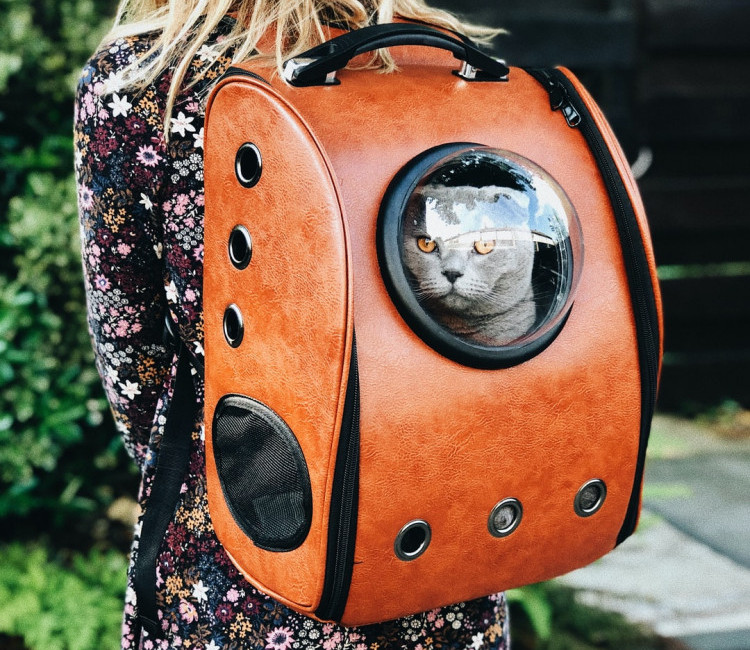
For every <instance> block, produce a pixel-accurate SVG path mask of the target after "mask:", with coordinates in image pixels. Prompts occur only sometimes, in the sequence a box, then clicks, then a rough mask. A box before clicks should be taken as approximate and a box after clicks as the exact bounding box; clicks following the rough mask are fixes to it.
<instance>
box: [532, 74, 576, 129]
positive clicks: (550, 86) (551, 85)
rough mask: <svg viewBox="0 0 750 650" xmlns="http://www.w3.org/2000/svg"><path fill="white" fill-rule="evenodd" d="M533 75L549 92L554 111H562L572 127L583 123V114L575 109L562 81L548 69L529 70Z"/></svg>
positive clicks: (551, 106)
mask: <svg viewBox="0 0 750 650" xmlns="http://www.w3.org/2000/svg"><path fill="white" fill-rule="evenodd" d="M529 72H531V73H532V75H533V76H534V77H535V78H536V80H537V81H539V82H540V83H541V84H542V85H543V86H544V87H545V89H546V90H547V93H548V94H549V105H550V108H551V109H552V110H553V111H560V112H561V113H562V114H563V117H564V118H565V121H566V122H567V123H568V126H569V127H571V128H575V127H577V126H578V125H579V124H580V123H581V114H580V113H579V112H578V111H577V110H576V109H575V107H574V106H573V103H572V102H571V101H570V96H569V95H568V91H567V90H566V88H565V86H563V85H562V83H561V82H560V81H559V80H558V79H555V78H554V77H553V76H552V75H551V74H550V73H549V72H548V71H547V70H545V69H543V68H536V69H534V70H529Z"/></svg>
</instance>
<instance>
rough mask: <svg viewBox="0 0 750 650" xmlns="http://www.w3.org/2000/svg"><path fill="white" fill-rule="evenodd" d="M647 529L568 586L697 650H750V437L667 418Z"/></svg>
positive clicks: (650, 477) (654, 462)
mask: <svg viewBox="0 0 750 650" xmlns="http://www.w3.org/2000/svg"><path fill="white" fill-rule="evenodd" d="M644 505H645V509H644V513H643V515H642V517H641V524H640V526H639V528H638V530H637V531H636V533H635V535H633V536H632V537H631V538H630V539H628V540H626V541H625V542H624V543H623V544H621V545H620V546H619V547H618V548H617V549H615V551H613V552H612V553H610V554H609V555H607V556H606V557H604V558H602V559H601V560H599V561H598V562H596V563H594V564H593V565H591V566H589V567H586V568H584V569H580V570H578V571H574V572H573V573H570V574H568V575H567V576H564V577H563V578H561V579H560V580H561V582H563V583H565V584H568V585H570V586H574V587H576V588H577V589H580V590H581V591H580V594H579V597H580V598H581V600H582V601H583V602H585V603H587V604H590V605H595V606H598V607H601V608H603V609H609V610H613V611H617V612H620V613H622V614H623V615H624V616H625V617H626V618H628V619H629V620H631V621H633V622H637V623H642V624H645V625H647V626H649V627H650V628H652V629H653V630H654V631H656V632H657V633H658V634H660V635H661V636H664V637H668V638H675V639H679V640H681V641H682V642H683V643H684V644H685V645H686V646H687V647H688V648H692V649H694V650H750V439H749V438H745V439H739V440H726V439H722V438H720V437H718V436H717V435H716V434H715V433H714V431H713V430H712V429H711V428H710V427H707V426H701V425H699V424H695V423H693V422H690V421H687V420H682V419H679V418H674V417H668V416H661V415H660V416H657V418H656V419H655V421H654V426H653V429H652V438H651V442H650V444H649V458H648V462H647V466H646V483H645V489H644Z"/></svg>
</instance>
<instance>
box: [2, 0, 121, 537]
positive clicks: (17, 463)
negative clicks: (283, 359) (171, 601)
mask: <svg viewBox="0 0 750 650" xmlns="http://www.w3.org/2000/svg"><path fill="white" fill-rule="evenodd" d="M113 9H114V4H113V3H111V2H109V1H108V0H96V1H95V0H35V2H33V3H31V2H28V0H0V519H6V520H7V518H8V517H13V518H14V520H13V521H14V524H18V518H19V517H26V521H27V522H31V523H33V522H34V520H35V519H37V520H41V519H42V518H44V521H45V524H44V527H45V528H49V527H50V526H54V525H58V526H59V527H62V526H65V527H66V528H67V527H68V524H70V523H71V522H72V521H74V517H77V516H78V515H80V514H81V513H95V512H100V511H101V510H102V509H103V508H104V507H105V506H106V505H107V504H108V503H109V502H110V501H111V500H112V499H113V498H115V497H116V496H117V494H116V490H115V486H117V485H120V486H121V485H122V480H126V479H125V478H123V477H128V476H129V477H130V480H129V481H128V482H127V489H128V490H132V489H133V481H132V474H129V472H128V468H129V467H130V466H129V463H128V461H127V459H126V458H125V454H124V452H123V450H122V446H121V444H120V442H119V438H118V436H117V435H116V433H115V431H114V426H113V424H112V421H111V418H110V417H109V416H108V415H107V406H106V402H105V400H104V397H103V391H102V389H101V386H100V382H99V378H98V376H97V373H96V370H95V368H94V362H93V354H92V352H91V344H90V341H89V338H88V331H87V326H86V317H85V302H84V300H85V298H84V292H83V281H82V273H81V262H80V252H79V244H78V219H77V213H76V193H75V181H74V177H73V174H72V171H73V153H72V151H73V141H72V119H73V93H74V89H75V82H76V79H77V77H78V75H79V74H80V70H81V68H82V66H83V64H84V62H85V60H86V59H87V57H88V56H90V54H91V53H92V52H93V50H94V49H95V48H96V46H97V44H98V42H99V40H100V38H101V36H102V34H103V32H104V30H105V29H106V25H107V23H108V22H109V19H108V18H107V13H109V12H111V11H113ZM22 523H23V522H22ZM22 528H23V526H19V525H14V529H15V530H20V529H22ZM84 528H85V526H80V525H79V526H78V529H79V530H80V529H84ZM2 529H4V530H5V531H7V530H8V526H7V525H6V526H3V527H2ZM7 534H8V533H7V532H3V533H0V537H7ZM87 541H88V540H82V544H85V543H87Z"/></svg>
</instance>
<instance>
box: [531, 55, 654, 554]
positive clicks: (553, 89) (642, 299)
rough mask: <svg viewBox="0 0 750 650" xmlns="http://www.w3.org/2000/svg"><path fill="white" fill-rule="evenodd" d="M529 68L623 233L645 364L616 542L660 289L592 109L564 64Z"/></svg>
mask: <svg viewBox="0 0 750 650" xmlns="http://www.w3.org/2000/svg"><path fill="white" fill-rule="evenodd" d="M527 72H528V73H529V74H531V76H532V77H534V78H535V79H536V80H537V81H538V82H539V83H541V84H542V85H543V86H544V87H545V89H546V90H547V91H548V92H549V95H550V105H551V107H552V109H553V110H560V111H561V112H562V114H563V116H564V117H565V119H566V120H567V122H568V125H569V126H571V127H575V128H579V129H580V130H581V133H582V134H583V137H584V138H585V139H586V142H587V144H588V145H589V149H590V150H591V152H592V154H593V155H594V158H595V159H596V162H597V165H598V166H599V170H600V172H601V174H602V177H603V179H604V183H605V185H606V188H607V192H608V194H609V197H610V200H611V202H612V206H613V208H614V212H615V220H616V222H617V228H618V231H619V233H620V241H621V244H622V250H623V258H624V261H625V271H626V273H627V276H628V283H629V286H630V295H631V300H632V304H633V313H634V317H635V326H636V333H637V338H638V357H639V363H640V369H641V426H640V440H639V447H638V460H637V464H636V472H635V477H634V481H633V491H632V492H631V495H630V501H629V503H628V509H627V512H626V514H625V520H624V522H623V525H622V527H621V529H620V532H619V534H618V536H617V544H620V543H621V542H623V541H624V540H625V539H627V538H628V537H629V536H630V535H631V534H632V533H633V531H634V530H635V526H636V524H637V522H638V512H639V510H640V487H641V483H642V481H643V470H644V465H645V461H646V446H647V444H648V438H649V433H650V431H651V419H652V418H653V415H654V408H655V405H656V396H657V388H658V375H659V320H658V310H657V305H656V295H655V293H654V287H653V284H652V279H651V274H650V272H649V264H648V258H647V256H646V248H645V246H644V243H643V239H642V236H641V232H640V228H639V227H638V220H637V218H636V214H635V210H634V209H633V205H632V203H631V201H630V198H629V196H628V192H627V188H626V187H625V183H624V181H623V179H622V177H621V176H620V173H619V170H618V169H617V165H616V164H615V160H614V158H613V156H612V152H611V151H610V150H609V147H608V146H607V144H606V142H605V140H604V137H603V136H602V134H601V132H600V131H599V129H598V128H597V126H596V121H595V120H594V117H593V115H592V114H591V112H590V111H589V109H588V107H587V106H586V103H585V102H584V101H583V98H582V97H581V96H580V94H579V93H578V91H577V90H576V88H575V86H574V85H573V83H572V82H571V81H570V79H568V77H567V76H565V74H564V73H563V72H562V71H561V70H556V69H550V70H542V69H530V70H527Z"/></svg>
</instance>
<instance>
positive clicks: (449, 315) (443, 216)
mask: <svg viewBox="0 0 750 650" xmlns="http://www.w3.org/2000/svg"><path fill="white" fill-rule="evenodd" d="M403 234H404V241H403V244H404V248H403V250H404V262H405V265H406V267H407V269H408V270H409V272H410V274H411V279H412V288H413V290H414V293H415V295H416V297H417V300H419V301H420V303H421V304H422V305H423V307H424V308H425V309H426V310H427V311H428V313H430V315H431V316H432V317H433V318H435V319H436V320H437V321H438V322H439V323H440V324H441V325H443V326H444V327H446V328H447V329H448V330H450V331H451V332H453V333H454V334H457V335H459V336H460V337H461V338H464V339H468V340H470V341H472V342H475V343H479V344H482V345H488V346H500V345H507V344H509V343H511V342H513V341H515V340H517V339H519V338H521V337H523V336H524V335H525V334H527V333H528V332H529V331H530V330H531V328H532V326H533V325H534V321H535V319H536V306H535V302H534V291H533V289H532V283H531V275H532V268H533V266H534V250H535V245H534V242H533V241H532V237H531V230H530V228H529V197H528V195H527V194H525V193H524V192H521V191H519V190H515V189H512V188H508V187H499V186H487V187H472V186H467V185H460V186H455V187H449V186H445V185H427V186H424V187H423V188H421V189H420V190H418V191H417V192H416V193H415V195H414V197H413V198H412V199H411V201H410V204H409V206H408V207H407V211H406V215H405V218H404V227H403Z"/></svg>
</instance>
